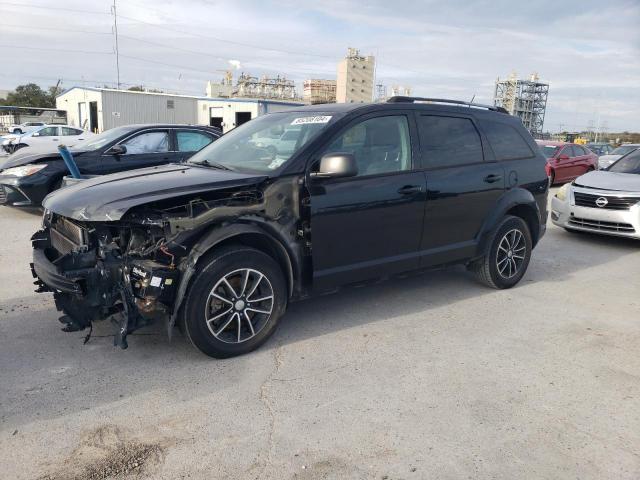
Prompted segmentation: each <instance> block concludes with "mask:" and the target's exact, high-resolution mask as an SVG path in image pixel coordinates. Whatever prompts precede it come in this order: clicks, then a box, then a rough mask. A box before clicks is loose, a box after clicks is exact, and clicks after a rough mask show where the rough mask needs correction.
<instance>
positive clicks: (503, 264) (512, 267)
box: [496, 228, 527, 278]
mask: <svg viewBox="0 0 640 480" xmlns="http://www.w3.org/2000/svg"><path fill="white" fill-rule="evenodd" d="M526 250H527V243H526V241H525V238H524V235H523V233H522V232H521V231H520V230H518V229H516V228H514V229H512V230H509V231H508V232H507V233H505V234H504V236H503V237H502V239H501V240H500V243H499V244H498V252H497V254H496V266H497V267H498V273H499V274H500V276H502V277H503V278H512V277H514V276H515V275H516V274H517V273H518V272H519V271H520V269H521V267H522V265H523V264H524V260H525V256H526V253H527V252H526Z"/></svg>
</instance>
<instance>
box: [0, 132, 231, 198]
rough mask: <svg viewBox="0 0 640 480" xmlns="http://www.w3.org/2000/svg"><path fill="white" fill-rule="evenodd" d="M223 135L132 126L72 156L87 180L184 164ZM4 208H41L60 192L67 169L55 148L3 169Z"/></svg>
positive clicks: (25, 155) (26, 153)
mask: <svg viewBox="0 0 640 480" xmlns="http://www.w3.org/2000/svg"><path fill="white" fill-rule="evenodd" d="M221 135H222V132H221V131H220V130H218V129H216V128H212V127H200V126H190V125H129V126H126V127H116V128H113V129H111V130H107V131H106V132H103V133H101V134H100V135H94V136H92V137H91V138H88V139H86V140H84V141H82V142H78V143H76V144H75V145H74V146H73V147H70V148H69V150H71V152H72V153H73V156H74V158H75V160H76V162H77V164H78V168H79V169H80V173H81V174H83V175H105V174H108V173H114V172H121V171H124V170H132V169H134V168H142V167H149V166H154V165H163V164H166V163H172V162H181V161H183V160H186V159H188V158H189V157H191V155H193V154H194V153H196V152H197V151H198V150H201V149H202V148H204V147H205V146H207V145H209V144H210V143H211V142H213V141H214V140H216V139H217V138H219V137H220V136H221ZM0 168H1V170H0V205H2V204H4V205H12V206H39V205H40V204H41V202H42V200H43V199H44V197H46V196H47V195H48V194H49V193H50V192H52V191H53V190H56V189H58V188H59V187H60V185H61V183H62V178H63V177H64V176H65V175H68V173H69V172H68V170H67V167H66V166H65V163H64V161H63V160H62V158H61V157H60V155H59V153H58V152H57V150H56V149H55V148H51V149H47V150H34V149H31V148H24V149H22V150H19V151H18V152H16V153H14V154H13V155H11V156H10V157H9V158H8V159H7V160H6V161H5V162H4V163H3V164H0Z"/></svg>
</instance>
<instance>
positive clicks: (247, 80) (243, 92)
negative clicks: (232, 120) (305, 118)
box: [234, 73, 298, 100]
mask: <svg viewBox="0 0 640 480" xmlns="http://www.w3.org/2000/svg"><path fill="white" fill-rule="evenodd" d="M234 93H235V96H238V97H243V98H264V99H275V100H297V99H298V95H297V92H296V85H295V82H294V81H293V80H289V79H287V78H286V77H281V76H280V75H278V76H277V77H267V76H262V77H260V78H258V77H253V76H251V75H249V74H246V73H242V74H241V75H240V77H239V78H238V82H237V84H236V91H235V92H234Z"/></svg>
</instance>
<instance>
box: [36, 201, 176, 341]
mask: <svg viewBox="0 0 640 480" xmlns="http://www.w3.org/2000/svg"><path fill="white" fill-rule="evenodd" d="M165 238H166V235H165V231H164V228H163V224H162V221H161V220H159V219H158V221H157V222H156V223H155V224H154V221H153V220H152V219H151V218H149V219H147V221H146V224H144V225H143V224H141V223H137V222H135V221H131V220H129V221H126V220H124V221H118V222H80V221H76V220H72V219H69V218H66V217H63V216H59V215H56V214H53V213H50V212H46V213H45V216H44V221H43V228H42V230H40V231H38V232H36V233H35V234H34V235H33V237H32V238H31V241H32V244H33V249H34V250H33V263H32V264H31V269H32V273H33V275H34V277H35V278H36V282H35V284H36V285H37V287H38V289H37V291H39V292H53V295H54V299H55V304H56V307H57V309H58V310H60V311H62V312H63V313H64V315H63V316H62V317H61V318H60V321H61V322H62V323H64V324H65V327H64V329H63V330H65V331H67V332H73V331H79V330H83V329H85V328H87V327H91V326H92V323H93V322H94V321H97V320H104V319H111V320H112V321H113V322H114V323H115V326H116V331H115V335H114V345H117V346H119V347H121V348H127V335H128V334H129V333H131V332H133V331H135V330H137V329H138V328H140V327H143V326H145V325H148V324H149V323H150V322H151V321H152V320H153V319H155V318H158V317H162V316H166V315H167V314H168V313H170V312H171V310H172V305H173V300H174V297H175V291H176V287H177V285H178V281H179V276H180V272H179V270H178V269H177V268H176V265H175V263H174V255H173V254H172V253H171V252H170V251H169V250H168V248H167V246H166V242H165Z"/></svg>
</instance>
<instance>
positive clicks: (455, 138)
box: [418, 115, 484, 168]
mask: <svg viewBox="0 0 640 480" xmlns="http://www.w3.org/2000/svg"><path fill="white" fill-rule="evenodd" d="M418 130H419V134H420V148H421V150H422V159H423V162H424V166H425V167H426V168H438V167H453V166H456V165H466V164H471V163H479V162H482V161H483V159H484V156H483V153H482V142H481V141H480V135H479V134H478V131H477V130H476V127H475V126H474V124H473V122H472V121H471V120H469V119H468V118H461V117H444V116H438V115H420V116H419V117H418Z"/></svg>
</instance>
